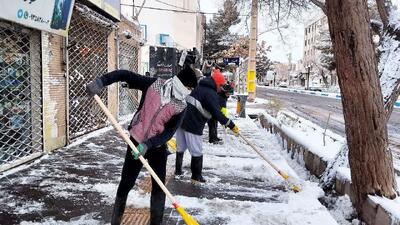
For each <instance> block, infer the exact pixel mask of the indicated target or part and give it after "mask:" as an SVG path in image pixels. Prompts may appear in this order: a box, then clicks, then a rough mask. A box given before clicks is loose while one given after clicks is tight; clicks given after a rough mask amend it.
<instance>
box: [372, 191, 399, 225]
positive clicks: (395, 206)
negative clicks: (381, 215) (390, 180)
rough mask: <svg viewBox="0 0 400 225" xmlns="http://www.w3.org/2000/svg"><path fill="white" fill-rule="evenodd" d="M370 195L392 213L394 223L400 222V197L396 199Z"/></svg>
mask: <svg viewBox="0 0 400 225" xmlns="http://www.w3.org/2000/svg"><path fill="white" fill-rule="evenodd" d="M368 197H369V198H370V199H371V200H372V201H373V202H375V203H376V204H378V205H380V206H382V208H384V209H385V210H387V211H388V212H389V213H390V214H391V215H392V221H393V222H394V223H393V224H396V223H400V197H397V198H395V199H387V198H385V197H379V196H372V195H369V196H368Z"/></svg>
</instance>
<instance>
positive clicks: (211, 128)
mask: <svg viewBox="0 0 400 225" xmlns="http://www.w3.org/2000/svg"><path fill="white" fill-rule="evenodd" d="M232 94H233V86H232V84H230V83H226V84H225V85H224V86H222V88H221V92H219V93H218V100H219V105H220V107H221V112H222V114H224V116H225V117H228V111H227V110H226V103H227V101H228V98H229V96H231V95H232ZM207 124H208V142H209V143H212V144H220V143H221V141H222V139H221V138H219V137H218V121H217V120H216V119H215V118H214V117H212V118H211V119H210V120H209V121H208V122H207Z"/></svg>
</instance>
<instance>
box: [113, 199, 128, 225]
mask: <svg viewBox="0 0 400 225" xmlns="http://www.w3.org/2000/svg"><path fill="white" fill-rule="evenodd" d="M127 197H128V196H126V197H122V198H121V197H118V196H117V197H116V198H115V203H114V210H113V214H112V217H111V225H120V224H121V221H122V216H123V215H124V211H125V205H126V198H127Z"/></svg>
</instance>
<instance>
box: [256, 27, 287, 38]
mask: <svg viewBox="0 0 400 225" xmlns="http://www.w3.org/2000/svg"><path fill="white" fill-rule="evenodd" d="M288 27H289V24H285V25H282V26H279V27H274V28H271V29H267V30H264V31H263V32H260V33H258V35H257V36H260V35H263V34H265V33H267V32H270V31H273V30H278V29H281V28H283V29H286V28H288Z"/></svg>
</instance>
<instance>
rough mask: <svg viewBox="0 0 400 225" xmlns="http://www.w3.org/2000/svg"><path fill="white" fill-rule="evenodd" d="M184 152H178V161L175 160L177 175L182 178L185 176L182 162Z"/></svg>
mask: <svg viewBox="0 0 400 225" xmlns="http://www.w3.org/2000/svg"><path fill="white" fill-rule="evenodd" d="M183 154H184V153H183V152H177V153H176V159H175V175H176V176H180V175H182V174H183V171H182V162H183Z"/></svg>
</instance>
